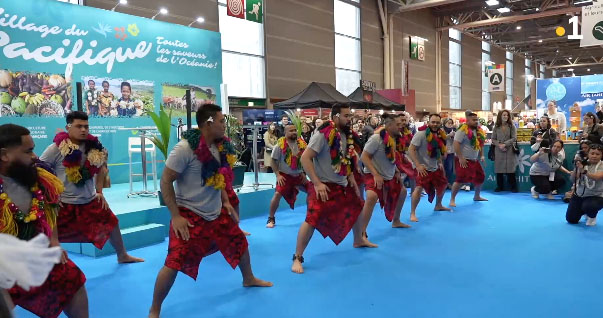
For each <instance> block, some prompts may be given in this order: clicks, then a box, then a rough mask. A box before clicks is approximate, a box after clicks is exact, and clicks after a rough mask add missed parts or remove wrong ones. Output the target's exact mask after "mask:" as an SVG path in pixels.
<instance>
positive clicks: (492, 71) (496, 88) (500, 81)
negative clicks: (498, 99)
mask: <svg viewBox="0 0 603 318" xmlns="http://www.w3.org/2000/svg"><path fill="white" fill-rule="evenodd" d="M488 91H489V92H504V91H505V65H504V64H498V65H492V66H488Z"/></svg>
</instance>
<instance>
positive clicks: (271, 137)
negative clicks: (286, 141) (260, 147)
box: [264, 123, 278, 172]
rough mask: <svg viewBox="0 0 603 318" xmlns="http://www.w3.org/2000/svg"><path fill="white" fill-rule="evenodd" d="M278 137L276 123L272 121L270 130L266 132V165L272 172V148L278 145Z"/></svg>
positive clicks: (267, 169) (268, 170)
mask: <svg viewBox="0 0 603 318" xmlns="http://www.w3.org/2000/svg"><path fill="white" fill-rule="evenodd" d="M277 142H278V137H277V136H276V123H271V124H270V127H268V130H267V131H266V132H265V133H264V167H267V168H266V171H267V172H272V168H271V167H270V163H271V160H272V149H274V147H276V143H277Z"/></svg>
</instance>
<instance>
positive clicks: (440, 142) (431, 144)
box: [419, 125, 446, 159]
mask: <svg viewBox="0 0 603 318" xmlns="http://www.w3.org/2000/svg"><path fill="white" fill-rule="evenodd" d="M419 131H425V138H426V139H427V154H428V155H429V157H431V158H437V159H440V157H441V156H444V155H446V132H444V130H443V129H438V131H437V132H436V133H435V134H434V133H433V132H432V131H431V128H429V126H427V125H425V126H423V127H420V128H419ZM438 150H439V151H438Z"/></svg>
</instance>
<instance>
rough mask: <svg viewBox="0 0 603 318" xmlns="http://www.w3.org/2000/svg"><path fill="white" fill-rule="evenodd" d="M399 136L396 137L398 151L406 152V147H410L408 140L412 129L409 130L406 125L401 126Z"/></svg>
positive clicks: (410, 137)
mask: <svg viewBox="0 0 603 318" xmlns="http://www.w3.org/2000/svg"><path fill="white" fill-rule="evenodd" d="M400 133H401V134H400V135H401V136H400V138H398V145H397V146H398V151H400V152H406V151H408V147H410V141H411V140H412V137H413V135H412V131H410V129H408V127H404V128H402V131H401V132H400Z"/></svg>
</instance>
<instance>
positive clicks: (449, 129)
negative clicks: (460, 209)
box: [444, 118, 456, 189]
mask: <svg viewBox="0 0 603 318" xmlns="http://www.w3.org/2000/svg"><path fill="white" fill-rule="evenodd" d="M444 131H445V132H446V136H447V138H446V153H447V154H446V158H444V171H445V172H446V179H448V189H452V184H453V183H454V146H453V143H454V134H455V133H456V127H454V120H453V119H452V118H446V119H444Z"/></svg>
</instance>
